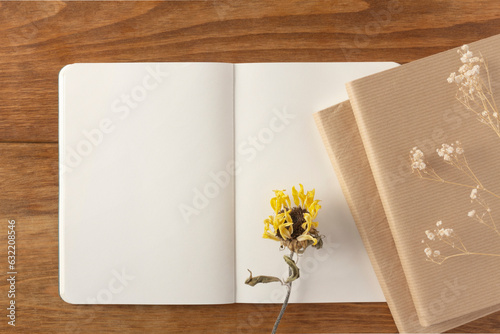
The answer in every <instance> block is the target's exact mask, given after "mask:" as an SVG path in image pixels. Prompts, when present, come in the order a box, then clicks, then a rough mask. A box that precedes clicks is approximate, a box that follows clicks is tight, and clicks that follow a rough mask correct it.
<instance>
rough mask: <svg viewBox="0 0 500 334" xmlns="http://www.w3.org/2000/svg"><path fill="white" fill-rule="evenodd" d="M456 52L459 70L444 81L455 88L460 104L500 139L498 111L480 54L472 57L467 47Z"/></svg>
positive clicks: (486, 67) (484, 62)
mask: <svg viewBox="0 0 500 334" xmlns="http://www.w3.org/2000/svg"><path fill="white" fill-rule="evenodd" d="M457 52H458V54H459V55H460V62H461V65H460V68H459V69H458V72H453V73H451V74H450V75H449V76H448V78H447V79H446V80H447V81H448V83H450V84H455V85H456V86H457V88H458V90H457V95H456V97H457V99H458V100H459V101H460V103H462V105H463V106H464V107H465V108H466V109H467V110H469V111H471V112H472V113H474V115H475V116H476V118H477V120H478V121H479V122H481V123H483V124H485V125H487V126H488V127H489V128H490V129H492V130H493V131H494V132H495V133H496V134H497V135H498V136H499V137H500V122H499V119H498V112H499V111H498V108H497V105H496V103H495V99H494V96H493V91H492V88H491V87H492V85H491V78H490V73H489V70H488V64H487V63H486V61H485V59H484V58H483V56H482V55H481V53H479V56H474V54H473V52H472V51H470V50H469V46H467V45H464V46H462V47H461V48H460V49H458V50H457Z"/></svg>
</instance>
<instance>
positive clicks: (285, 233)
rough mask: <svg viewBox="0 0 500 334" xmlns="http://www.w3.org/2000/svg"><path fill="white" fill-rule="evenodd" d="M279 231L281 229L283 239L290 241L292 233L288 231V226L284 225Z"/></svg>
mask: <svg viewBox="0 0 500 334" xmlns="http://www.w3.org/2000/svg"><path fill="white" fill-rule="evenodd" d="M279 229H280V234H281V237H282V238H283V239H290V237H291V233H290V231H288V229H287V228H286V224H282V225H280V227H279Z"/></svg>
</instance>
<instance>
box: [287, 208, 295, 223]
mask: <svg viewBox="0 0 500 334" xmlns="http://www.w3.org/2000/svg"><path fill="white" fill-rule="evenodd" d="M291 211H292V210H288V211H286V212H285V220H286V221H287V222H289V223H291V224H293V220H292V217H291V216H290V212H291Z"/></svg>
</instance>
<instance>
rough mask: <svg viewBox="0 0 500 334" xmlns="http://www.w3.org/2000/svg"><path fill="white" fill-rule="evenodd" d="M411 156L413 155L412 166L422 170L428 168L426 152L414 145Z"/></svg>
mask: <svg viewBox="0 0 500 334" xmlns="http://www.w3.org/2000/svg"><path fill="white" fill-rule="evenodd" d="M410 156H411V168H413V169H418V170H422V171H423V170H425V168H427V165H426V163H425V162H424V153H423V152H422V151H421V150H419V149H418V148H417V147H414V148H413V149H412V150H411V151H410Z"/></svg>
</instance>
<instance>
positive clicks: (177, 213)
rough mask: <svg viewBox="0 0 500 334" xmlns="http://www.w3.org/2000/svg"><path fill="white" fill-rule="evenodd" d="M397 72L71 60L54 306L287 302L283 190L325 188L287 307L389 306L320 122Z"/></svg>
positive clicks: (63, 121)
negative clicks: (277, 231)
mask: <svg viewBox="0 0 500 334" xmlns="http://www.w3.org/2000/svg"><path fill="white" fill-rule="evenodd" d="M395 66H397V64H395V63H298V64H297V63H295V64H294V63H290V64H237V65H235V64H224V63H133V64H131V63H122V64H74V65H68V66H66V67H65V68H63V69H62V71H61V73H60V88H59V89H60V141H59V144H60V213H59V226H60V238H59V240H60V281H59V282H60V294H61V296H62V298H63V299H64V300H65V301H67V302H70V303H79V304H80V303H82V304H84V303H90V304H92V303H105V304H217V303H234V302H248V303H260V302H263V303H266V302H279V303H281V302H282V298H283V295H282V293H283V289H282V288H281V287H280V286H277V285H272V284H268V285H265V286H264V285H261V286H258V287H253V288H252V287H250V286H247V285H245V284H244V281H245V279H246V278H247V277H248V272H247V268H251V269H252V270H253V272H254V274H255V275H259V274H265V275H278V276H279V275H280V274H283V275H285V274H286V270H287V268H286V264H285V263H284V262H283V259H282V253H280V252H279V250H278V243H276V242H273V241H271V240H266V239H262V238H261V236H262V232H263V219H265V218H266V217H267V216H268V215H269V213H270V212H271V210H272V209H271V207H270V205H269V199H270V198H271V197H272V196H273V193H272V190H273V189H287V190H290V189H291V187H292V186H294V185H297V184H298V183H303V184H304V186H305V187H306V188H308V189H309V188H316V195H317V198H319V199H322V200H323V202H322V205H323V209H322V210H321V211H320V213H319V215H318V221H319V223H320V226H319V229H320V231H321V233H322V234H324V235H325V236H326V239H325V244H324V247H323V249H321V250H319V251H316V252H311V251H306V253H305V254H304V257H303V258H302V259H301V260H300V263H299V264H300V266H301V268H302V277H301V279H300V280H299V281H297V284H296V285H295V284H294V293H293V294H292V297H291V301H292V302H362V301H383V300H384V297H383V294H382V292H381V290H380V287H379V284H378V282H377V279H376V277H375V275H374V273H373V269H372V267H371V265H370V262H369V260H368V257H367V255H366V251H365V249H364V247H363V244H362V242H361V239H360V237H359V234H358V232H357V230H356V227H355V225H354V222H353V220H352V216H351V214H350V212H349V209H348V206H347V204H346V202H345V199H344V196H343V195H342V192H341V188H340V186H339V184H338V182H337V181H336V178H335V175H333V174H332V172H331V168H330V164H329V161H328V158H327V156H326V155H325V154H324V152H323V148H322V144H321V139H320V136H319V135H318V134H317V132H316V129H315V126H314V121H313V118H312V117H311V115H312V113H313V112H314V111H316V110H321V109H324V108H326V107H328V106H330V105H333V104H335V103H338V102H340V101H342V100H345V99H346V98H347V94H346V93H345V89H344V83H345V82H348V81H351V80H354V79H356V78H360V77H363V76H366V75H369V74H372V73H375V72H378V71H382V70H386V69H389V68H392V67H395Z"/></svg>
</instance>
